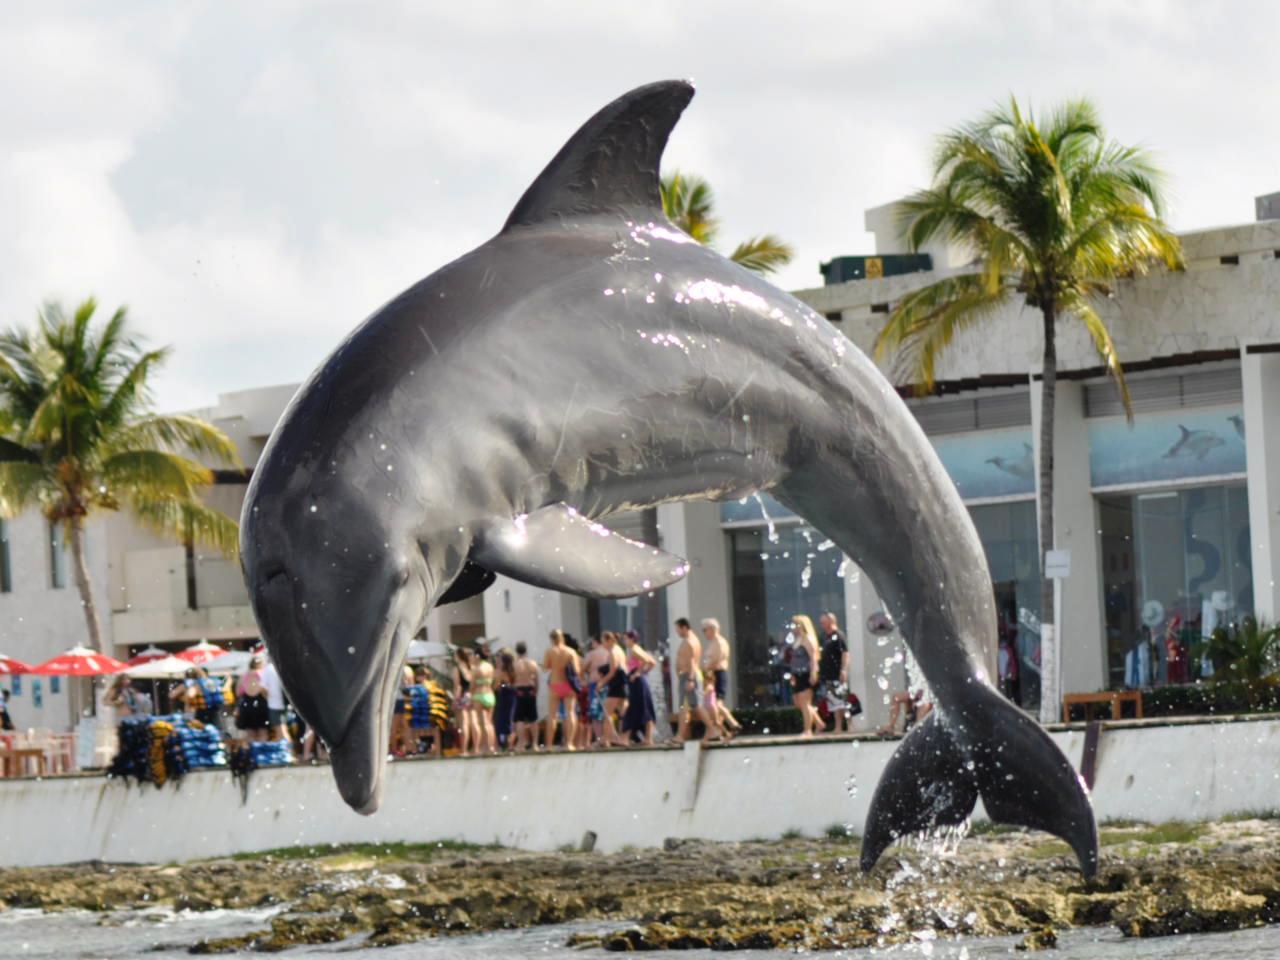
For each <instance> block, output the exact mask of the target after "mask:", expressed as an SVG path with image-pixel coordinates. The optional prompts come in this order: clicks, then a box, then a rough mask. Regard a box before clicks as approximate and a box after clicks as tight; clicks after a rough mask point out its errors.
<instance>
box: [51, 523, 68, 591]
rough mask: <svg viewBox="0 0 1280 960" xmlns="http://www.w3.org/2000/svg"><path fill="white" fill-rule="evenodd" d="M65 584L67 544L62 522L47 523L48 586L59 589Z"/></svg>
mask: <svg viewBox="0 0 1280 960" xmlns="http://www.w3.org/2000/svg"><path fill="white" fill-rule="evenodd" d="M66 585H67V544H66V540H65V534H64V532H63V527H62V524H60V523H51V524H49V586H51V587H53V589H55V590H61V589H62V588H63V587H65V586H66Z"/></svg>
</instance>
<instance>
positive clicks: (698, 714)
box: [674, 617, 718, 743]
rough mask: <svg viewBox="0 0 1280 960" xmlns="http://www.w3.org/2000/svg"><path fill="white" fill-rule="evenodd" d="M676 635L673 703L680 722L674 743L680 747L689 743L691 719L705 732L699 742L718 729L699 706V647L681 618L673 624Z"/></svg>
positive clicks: (700, 673)
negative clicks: (678, 642) (678, 643)
mask: <svg viewBox="0 0 1280 960" xmlns="http://www.w3.org/2000/svg"><path fill="white" fill-rule="evenodd" d="M676 634H677V636H679V637H680V648H679V649H678V650H677V651H676V697H675V700H676V709H677V710H678V711H679V712H680V721H679V730H678V732H677V733H676V736H675V741H674V742H676V743H684V742H685V741H686V740H688V739H689V736H690V731H691V730H692V728H693V721H694V720H695V719H696V720H698V721H700V722H701V723H702V726H703V730H704V731H705V732H704V733H703V736H702V739H703V740H704V741H706V740H709V739H711V737H713V736H715V735H716V734H717V732H718V728H717V727H716V723H715V718H714V717H713V716H711V715H710V714H708V712H707V710H706V709H705V708H704V707H703V705H702V698H703V691H702V667H701V664H702V643H701V642H700V641H699V640H698V635H697V634H696V633H694V632H693V627H692V626H691V625H690V624H689V621H688V620H687V619H685V618H684V617H681V618H680V619H679V620H677V621H676Z"/></svg>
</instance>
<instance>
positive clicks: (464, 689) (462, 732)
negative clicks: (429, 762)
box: [453, 647, 480, 756]
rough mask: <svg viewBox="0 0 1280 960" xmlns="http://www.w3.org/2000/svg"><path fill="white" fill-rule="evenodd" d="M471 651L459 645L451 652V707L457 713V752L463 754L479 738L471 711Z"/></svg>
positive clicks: (468, 752)
mask: <svg viewBox="0 0 1280 960" xmlns="http://www.w3.org/2000/svg"><path fill="white" fill-rule="evenodd" d="M472 669H473V664H472V662H471V651H469V650H466V649H464V648H462V647H459V648H458V649H457V650H455V651H454V652H453V707H454V710H455V711H456V712H457V715H458V752H459V753H461V754H463V755H464V756H466V755H468V754H470V753H471V751H472V750H474V749H475V745H476V741H477V740H479V739H480V736H479V732H478V731H477V730H476V715H475V714H474V713H472V712H471V671H472Z"/></svg>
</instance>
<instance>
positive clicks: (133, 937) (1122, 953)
mask: <svg viewBox="0 0 1280 960" xmlns="http://www.w3.org/2000/svg"><path fill="white" fill-rule="evenodd" d="M269 916H270V912H269V911H243V910H240V911H232V910H215V911H211V912H209V913H187V912H182V913H172V912H166V911H151V912H146V913H115V914H111V915H109V917H107V918H106V920H107V922H106V923H105V924H104V923H103V920H104V918H103V917H102V916H101V915H98V914H89V913H63V914H49V915H45V914H42V913H39V912H38V911H32V910H15V911H11V912H9V913H4V914H0V956H3V957H5V958H9V957H13V958H19V957H21V958H41V960H43V958H54V957H56V958H58V960H72V958H82V960H114V958H117V957H136V956H140V955H143V954H144V953H145V954H146V955H147V956H148V957H153V958H155V960H177V958H179V957H184V958H185V957H188V956H190V955H189V954H188V953H187V952H186V949H185V947H186V945H187V944H189V943H191V942H192V941H193V940H195V939H198V938H200V937H225V936H234V935H237V934H242V933H245V932H247V931H249V930H252V929H255V928H257V927H262V926H265V925H266V920H267V918H268V917H269ZM610 926H613V925H610ZM600 929H602V927H600V926H599V925H595V924H586V925H584V924H575V925H572V926H563V927H539V928H534V929H531V930H523V931H519V932H515V933H495V934H485V935H482V936H474V937H454V938H449V939H443V940H428V941H423V942H421V943H415V944H406V945H404V946H400V947H389V948H384V949H377V950H375V949H372V948H369V949H359V948H358V945H357V944H355V943H353V942H351V941H348V942H347V943H344V944H334V945H330V946H324V947H299V948H297V949H294V950H290V951H288V952H287V953H285V954H284V956H286V957H312V956H319V955H332V954H334V953H340V954H341V955H342V956H344V957H350V956H358V957H369V958H373V957H378V958H382V960H446V958H453V957H458V958H461V960H523V958H525V957H552V958H559V957H566V958H567V957H589V956H606V954H605V953H604V952H603V951H596V950H585V951H584V950H570V949H568V948H567V947H565V945H564V943H565V939H566V938H567V937H568V935H569V934H570V933H572V932H574V931H593V930H594V931H598V930H600ZM1017 943H1018V938H1016V937H1012V938H1009V937H1005V938H1000V939H994V940H938V941H933V942H917V943H912V944H908V945H904V946H895V947H885V948H882V949H878V950H846V951H838V952H835V953H829V954H825V956H830V957H847V958H855V957H871V956H877V957H881V956H882V957H894V958H903V960H912V958H920V957H928V958H931V960H981V958H984V957H1005V956H1010V955H1012V954H1014V952H1015V951H1014V946H1015V945H1016V944H1017ZM608 955H610V956H612V954H608ZM746 955H748V956H754V957H761V956H793V955H794V954H786V953H783V952H780V951H768V952H763V951H754V952H751V953H750V954H746ZM1019 955H1020V956H1026V954H1019ZM676 956H678V957H687V958H689V960H695V958H703V960H707V958H711V957H713V956H714V957H723V956H724V954H723V953H714V954H713V953H712V952H711V951H709V950H690V951H684V952H681V953H678V954H676ZM1045 956H1049V957H1054V958H1055V960H1111V958H1113V957H1114V958H1125V960H1128V958H1150V960H1156V958H1160V960H1165V958H1169V960H1179V958H1186V960H1192V958H1194V960H1271V958H1274V957H1280V926H1277V927H1263V928H1261V929H1258V930H1246V931H1241V932H1238V933H1222V934H1202V935H1199V936H1187V937H1168V938H1164V939H1158V940H1124V939H1123V938H1121V936H1120V934H1119V933H1117V932H1116V931H1114V930H1111V929H1107V928H1099V929H1094V930H1073V931H1069V932H1067V933H1065V934H1063V935H1062V937H1061V939H1060V941H1059V949H1058V950H1056V951H1053V952H1051V953H1048V954H1045Z"/></svg>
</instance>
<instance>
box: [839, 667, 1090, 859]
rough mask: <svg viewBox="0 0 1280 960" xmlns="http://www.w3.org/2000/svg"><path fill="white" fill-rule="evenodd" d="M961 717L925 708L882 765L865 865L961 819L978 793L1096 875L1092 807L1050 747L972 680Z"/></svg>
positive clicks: (1024, 718) (995, 813) (995, 812)
mask: <svg viewBox="0 0 1280 960" xmlns="http://www.w3.org/2000/svg"><path fill="white" fill-rule="evenodd" d="M963 714H964V715H963V717H962V718H957V720H958V721H959V722H958V723H952V722H949V721H948V720H947V718H945V717H942V716H940V715H939V714H938V713H937V712H936V711H935V712H934V713H932V714H930V715H929V717H928V718H927V719H926V720H925V722H924V723H923V724H921V726H920V728H919V729H917V730H915V731H913V732H912V734H911V736H909V737H907V739H906V740H904V741H903V743H902V746H901V747H899V748H898V751H897V752H896V753H895V754H894V755H893V758H892V759H891V760H890V761H889V766H888V767H887V768H886V769H885V772H884V775H883V776H882V777H881V780H880V785H879V786H878V787H877V788H876V792H875V795H874V796H873V797H872V800H871V811H870V813H869V814H868V817H867V827H866V830H865V835H864V839H863V847H862V868H863V870H869V869H871V867H873V866H874V865H875V862H876V860H877V859H879V856H880V854H881V853H883V852H884V850H885V848H887V847H888V846H889V845H890V844H892V843H893V842H894V841H895V840H896V839H898V838H899V837H903V836H908V835H910V834H912V833H917V832H919V831H921V830H925V829H929V828H932V827H938V826H947V825H950V824H955V823H959V822H960V821H961V820H963V819H964V818H965V817H966V816H968V815H969V812H970V811H971V810H972V808H973V804H974V800H975V799H976V797H977V796H978V795H981V797H982V803H983V806H984V807H985V808H986V811H987V815H988V816H989V817H990V818H991V819H992V820H993V821H994V822H996V823H1004V824H1010V825H1015V826H1023V827H1031V828H1032V829H1035V830H1043V831H1045V832H1046V833H1051V834H1053V835H1054V836H1056V837H1059V838H1060V839H1062V840H1063V841H1065V842H1066V843H1067V845H1068V846H1070V847H1071V849H1072V850H1073V851H1074V852H1075V855H1076V858H1077V860H1079V862H1080V870H1081V872H1082V873H1083V874H1084V875H1085V877H1086V878H1087V877H1092V876H1093V875H1094V874H1095V873H1097V870H1098V828H1097V824H1096V822H1095V821H1094V816H1093V807H1092V805H1091V804H1090V802H1089V795H1088V793H1087V792H1086V791H1085V788H1084V784H1083V783H1082V782H1081V780H1080V777H1079V776H1078V775H1077V774H1076V772H1075V770H1074V769H1073V768H1072V766H1071V764H1070V762H1069V761H1068V760H1067V758H1066V757H1065V756H1063V754H1062V751H1061V750H1059V749H1058V747H1057V744H1055V743H1054V742H1053V740H1052V739H1050V737H1049V735H1048V734H1047V733H1046V732H1045V731H1044V730H1043V729H1042V728H1041V727H1040V725H1039V724H1038V723H1036V722H1035V720H1033V719H1032V718H1031V717H1029V716H1028V715H1027V714H1025V713H1023V712H1022V711H1021V710H1019V709H1018V708H1017V707H1015V706H1014V705H1013V704H1011V703H1009V702H1008V701H1007V700H1005V699H1004V697H1002V696H1001V695H1000V694H999V693H998V692H997V691H995V690H993V689H991V688H990V687H987V686H978V685H975V687H974V689H973V696H972V697H971V698H970V699H969V702H968V703H966V704H965V708H964V711H963Z"/></svg>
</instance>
